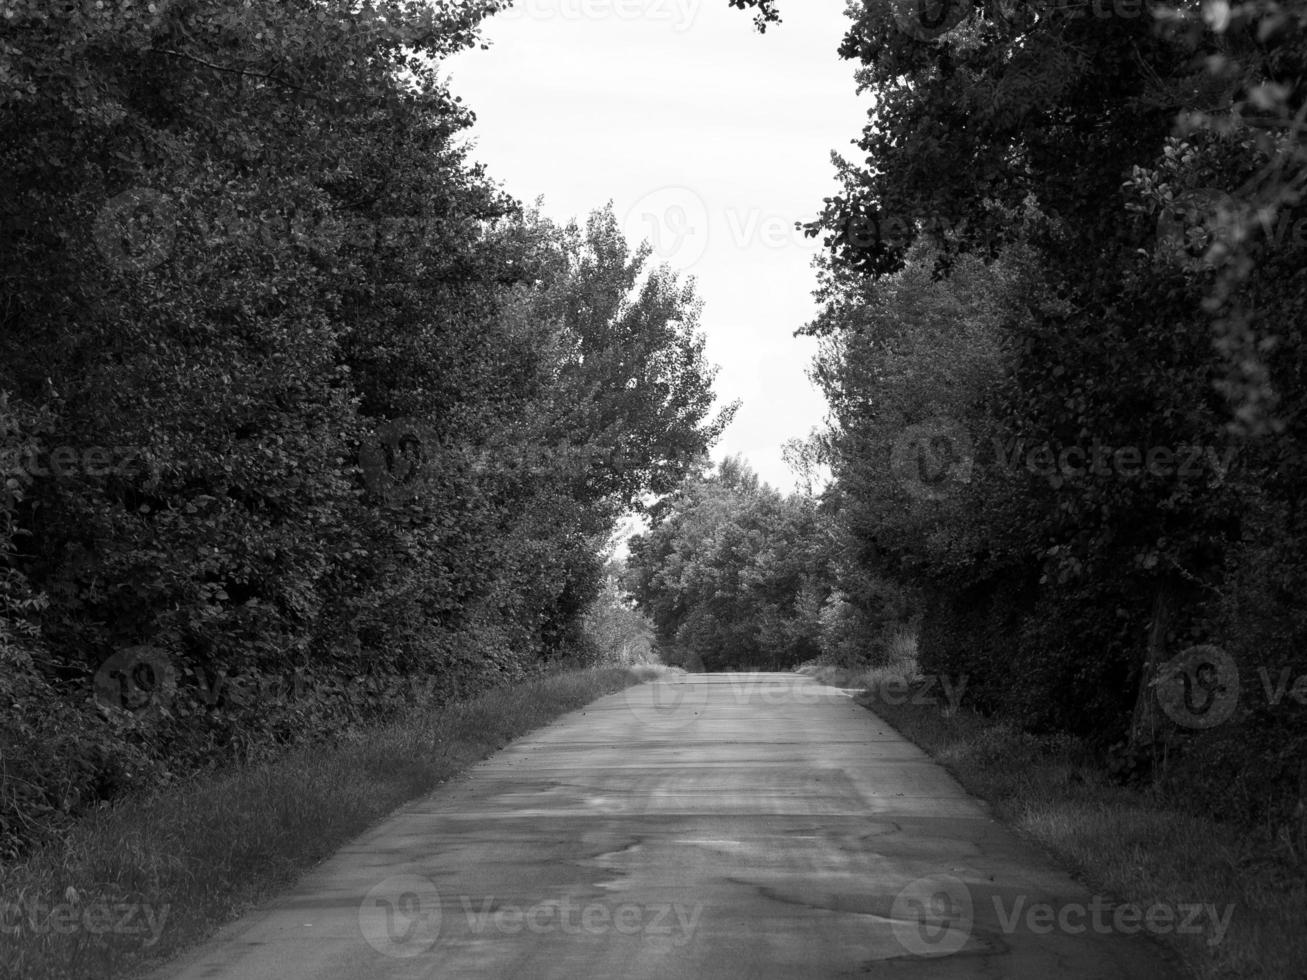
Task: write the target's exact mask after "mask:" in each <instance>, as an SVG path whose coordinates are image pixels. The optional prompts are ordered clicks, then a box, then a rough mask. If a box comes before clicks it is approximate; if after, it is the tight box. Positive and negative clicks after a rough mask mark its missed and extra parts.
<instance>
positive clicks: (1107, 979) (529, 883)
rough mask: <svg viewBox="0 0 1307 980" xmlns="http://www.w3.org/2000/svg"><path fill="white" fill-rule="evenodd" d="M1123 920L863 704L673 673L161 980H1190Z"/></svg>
mask: <svg viewBox="0 0 1307 980" xmlns="http://www.w3.org/2000/svg"><path fill="white" fill-rule="evenodd" d="M1120 911H1121V910H1120V909H1116V910H1114V909H1113V908H1112V907H1110V906H1108V905H1106V904H1105V902H1104V901H1103V900H1101V899H1096V898H1095V897H1094V896H1091V895H1090V894H1089V893H1088V892H1087V891H1086V890H1085V889H1084V888H1083V887H1081V886H1079V885H1077V884H1076V883H1075V882H1074V881H1073V880H1072V879H1071V878H1069V877H1068V876H1067V875H1066V874H1064V873H1062V872H1060V871H1058V870H1056V869H1055V868H1053V867H1052V866H1051V865H1050V864H1049V862H1048V860H1047V859H1046V858H1045V857H1044V856H1043V855H1042V854H1041V853H1039V852H1038V851H1037V850H1035V849H1033V848H1031V847H1030V846H1029V845H1028V844H1026V843H1024V842H1022V841H1021V840H1019V839H1018V838H1017V837H1016V836H1015V835H1014V834H1013V833H1011V832H1010V831H1008V830H1006V829H1004V827H1003V826H1002V825H1000V824H999V823H997V822H996V821H995V820H993V819H992V818H991V817H989V816H988V815H987V813H986V811H985V809H984V808H983V806H982V805H981V804H979V803H978V802H976V801H975V800H974V799H972V798H971V797H969V796H967V795H966V793H965V792H963V791H962V789H961V788H960V787H959V786H958V785H957V783H956V782H955V781H954V780H953V779H952V778H951V777H950V776H949V775H948V774H947V773H946V772H945V771H944V770H943V769H941V768H940V767H939V766H937V765H935V764H934V763H932V762H931V761H930V760H929V759H928V758H927V757H926V756H925V755H924V754H923V753H922V752H921V751H920V750H918V749H917V748H915V747H914V746H913V745H912V744H911V743H909V742H907V741H906V740H905V739H903V738H902V737H900V736H899V735H897V734H896V733H895V732H894V731H893V730H892V729H890V728H889V727H888V726H887V725H885V724H884V723H883V722H881V721H880V720H879V719H878V718H877V717H876V716H875V715H874V714H872V713H871V712H869V711H867V710H866V709H865V708H863V707H861V706H859V705H856V704H854V703H853V701H852V700H851V699H850V698H849V697H848V696H847V694H846V693H845V692H840V691H838V690H836V689H834V688H830V687H826V686H823V685H820V684H818V683H816V682H815V681H813V680H812V679H810V678H807V677H802V676H798V675H793V674H687V675H672V676H671V678H669V679H667V680H662V681H658V682H654V683H648V684H644V685H641V686H638V687H635V688H631V689H629V690H627V691H625V692H622V693H618V694H614V695H610V696H608V697H605V698H602V699H600V700H599V701H596V702H594V703H593V704H591V705H589V706H588V707H586V708H585V709H583V710H581V711H577V712H574V713H572V714H570V715H567V716H566V717H564V718H562V719H560V720H558V721H557V722H555V723H554V724H552V725H550V726H549V727H547V728H544V729H541V730H540V731H537V732H535V733H534V734H532V735H529V736H527V737H525V738H522V739H520V740H518V741H516V742H514V743H513V744H512V745H510V746H509V747H507V748H506V749H505V750H503V751H502V752H500V753H498V754H497V755H495V756H494V757H492V758H490V759H488V760H486V761H485V762H483V763H481V764H480V765H478V766H476V767H475V768H473V769H472V770H470V771H469V772H468V773H467V774H466V775H465V776H464V777H463V778H461V779H459V780H457V781H453V782H451V783H449V784H447V785H446V786H444V787H442V788H441V789H440V790H438V791H437V792H435V793H433V794H431V795H430V796H427V797H425V798H423V799H421V800H419V801H417V802H415V803H412V804H410V805H408V806H406V807H404V808H402V809H401V810H399V811H397V812H396V813H395V814H393V815H392V816H391V817H390V818H388V819H387V820H385V821H384V822H382V823H381V824H379V825H378V826H377V827H375V828H374V829H373V830H371V831H370V832H368V833H367V834H365V835H364V836H362V837H361V838H359V839H358V840H356V841H354V842H353V843H352V844H350V845H349V846H347V847H345V848H344V849H342V850H341V851H339V852H338V853H337V854H336V855H335V856H333V857H332V858H331V859H329V860H328V861H326V862H324V863H323V864H322V865H320V866H319V867H318V868H316V869H314V870H313V871H312V872H310V873H309V874H307V875H306V876H305V877H304V878H303V879H302V880H301V881H300V882H299V884H298V885H297V886H296V887H295V889H294V890H293V891H291V892H289V893H288V894H286V895H284V896H282V897H281V898H280V899H279V900H277V901H275V902H273V903H270V904H269V905H268V906H267V907H266V908H263V909H261V910H258V911H257V912H255V913H252V914H251V915H249V916H247V917H246V918H244V919H243V920H241V921H239V922H237V923H235V924H234V925H232V926H229V927H227V928H226V929H224V930H223V931H222V932H221V933H220V934H219V935H218V936H217V937H216V939H215V940H214V941H212V942H210V943H207V944H205V945H204V946H202V947H200V948H198V949H197V950H195V951H193V952H192V953H190V954H189V955H187V956H185V957H183V958H182V959H181V960H178V961H176V962H174V963H173V964H171V965H170V966H169V967H168V968H166V969H164V970H162V971H161V972H160V973H159V974H158V977H160V978H175V980H373V978H375V980H399V978H419V977H433V978H462V977H476V978H501V977H521V978H530V980H546V978H554V977H557V978H566V980H586V978H592V977H594V978H614V980H617V978H623V980H628V978H629V980H634V978H644V977H649V978H655V977H656V978H680V977H684V978H734V977H739V978H771V977H777V978H780V977H784V978H822V977H849V976H872V977H901V978H919V977H930V978H953V977H968V978H971V977H976V978H1027V977H1028V978H1031V980H1047V978H1052V977H1057V978H1060V980H1075V978H1091V977H1093V978H1103V980H1121V978H1134V977H1138V978H1149V980H1159V978H1162V980H1165V978H1168V977H1178V976H1179V975H1180V974H1179V973H1178V972H1177V970H1176V968H1175V967H1174V966H1172V965H1171V962H1170V960H1169V959H1168V958H1166V957H1164V956H1163V954H1162V951H1161V947H1160V945H1159V944H1157V943H1156V942H1155V941H1154V940H1153V939H1151V938H1149V937H1147V936H1146V935H1144V933H1146V932H1148V931H1150V929H1149V928H1144V927H1143V926H1142V925H1141V923H1140V921H1139V919H1138V917H1137V916H1136V917H1133V918H1132V917H1131V916H1130V915H1129V914H1126V915H1124V916H1122V915H1120ZM1129 911H1130V910H1128V909H1127V910H1126V912H1127V913H1129ZM1163 911H1165V910H1163ZM1149 914H1150V915H1152V916H1154V918H1153V919H1152V920H1151V921H1152V922H1153V926H1152V927H1150V928H1151V931H1154V932H1157V931H1165V929H1166V922H1165V921H1164V920H1165V916H1164V915H1163V912H1158V911H1156V910H1153V911H1152V912H1150V913H1149ZM1178 925H1179V920H1178V919H1177V920H1176V922H1174V923H1173V927H1178Z"/></svg>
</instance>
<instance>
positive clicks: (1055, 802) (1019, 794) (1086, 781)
mask: <svg viewBox="0 0 1307 980" xmlns="http://www.w3.org/2000/svg"><path fill="white" fill-rule="evenodd" d="M896 669H897V671H898V674H897V677H898V678H900V679H903V678H907V677H911V676H912V675H914V674H915V672H916V667H915V662H912V663H903V664H900V665H898V667H897V668H896ZM892 674H893V671H892V670H891V671H889V672H888V673H887V670H886V669H882V670H881V671H877V672H869V673H866V674H864V675H862V676H860V677H857V678H847V677H846V678H843V679H845V680H856V681H857V683H856V684H854V683H850V684H847V685H845V686H868V687H870V688H871V689H872V690H873V691H874V690H877V689H878V688H877V685H883V684H884V683H885V682H886V680H887V679H888V678H889V677H890V676H891V675H892ZM863 681H867V682H868V683H867V684H863V683H862V682H863ZM867 704H868V707H870V708H872V709H873V710H874V711H875V712H876V714H877V715H879V716H880V717H882V718H883V719H884V720H885V721H886V722H888V723H889V724H890V725H892V726H893V727H895V728H896V729H898V730H899V731H900V732H902V733H903V734H904V735H905V736H906V737H908V738H909V739H911V740H912V741H913V742H915V743H916V744H917V745H919V746H921V747H922V748H923V749H925V750H926V751H927V752H929V753H930V754H931V756H932V757H934V758H935V759H936V760H938V761H939V762H941V763H943V764H944V765H945V767H946V768H948V770H949V771H950V772H951V773H953V775H954V776H955V777H956V778H957V779H958V781H959V782H960V783H961V784H962V785H963V786H964V787H966V789H967V790H968V791H969V792H971V793H974V794H975V795H977V796H979V797H981V798H983V799H985V800H988V801H989V802H990V803H991V804H992V805H993V807H994V809H995V812H996V813H997V815H999V816H1000V817H1002V818H1003V819H1004V820H1006V821H1007V822H1009V823H1010V824H1012V825H1013V826H1014V827H1016V828H1017V830H1019V831H1020V832H1021V833H1022V834H1023V835H1025V836H1027V837H1030V838H1032V839H1033V840H1035V841H1036V842H1038V843H1039V844H1041V845H1043V847H1044V848H1045V849H1046V850H1048V851H1050V852H1052V853H1053V854H1054V855H1055V856H1056V857H1058V858H1059V859H1060V860H1061V861H1062V862H1063V863H1064V864H1066V865H1067V866H1068V867H1070V868H1071V869H1072V870H1073V871H1074V872H1075V873H1076V874H1077V876H1078V877H1080V879H1081V880H1082V881H1084V883H1085V884H1086V885H1087V886H1088V887H1089V888H1090V890H1091V891H1093V892H1095V893H1098V894H1104V895H1110V896H1113V897H1114V898H1115V899H1117V900H1118V901H1121V902H1133V903H1137V904H1140V905H1143V906H1147V905H1151V904H1153V903H1159V902H1160V903H1165V904H1167V905H1170V906H1173V907H1174V906H1176V905H1179V904H1182V903H1199V904H1203V903H1210V904H1211V905H1214V906H1215V907H1216V908H1218V909H1225V908H1226V907H1227V906H1233V909H1234V912H1233V915H1232V918H1231V924H1230V928H1229V931H1228V933H1226V935H1225V936H1224V938H1223V939H1222V940H1221V941H1220V942H1219V943H1217V944H1215V945H1211V944H1209V939H1214V936H1209V935H1207V934H1202V935H1175V934H1170V935H1166V936H1163V937H1161V938H1163V939H1165V940H1167V941H1169V942H1170V943H1171V944H1172V945H1173V947H1174V948H1175V949H1176V950H1177V952H1178V953H1179V954H1180V956H1181V958H1182V959H1183V961H1184V962H1185V964H1186V966H1187V968H1188V969H1189V971H1190V972H1191V974H1192V975H1193V976H1194V977H1196V978H1201V980H1215V978H1218V977H1246V978H1276V980H1280V978H1291V977H1292V978H1298V977H1307V930H1304V928H1303V923H1304V911H1303V910H1304V908H1307V868H1303V867H1301V866H1299V867H1297V868H1292V867H1290V866H1289V865H1288V863H1287V862H1286V861H1285V860H1284V859H1283V858H1282V857H1281V856H1280V855H1279V854H1278V853H1277V852H1276V850H1275V849H1274V848H1273V845H1272V843H1271V842H1270V841H1269V840H1265V839H1264V838H1260V837H1259V836H1258V835H1256V834H1254V833H1253V832H1252V831H1251V830H1250V829H1247V828H1240V827H1233V826H1228V825H1224V824H1220V823H1218V822H1216V821H1214V820H1211V819H1209V818H1206V817H1204V816H1201V815H1197V814H1192V813H1183V812H1178V811H1176V810H1175V809H1171V808H1168V806H1167V805H1166V804H1165V802H1164V801H1161V800H1158V799H1156V798H1154V797H1153V796H1152V795H1151V794H1149V793H1147V792H1145V791H1141V790H1135V789H1130V788H1126V787H1123V786H1119V785H1117V784H1115V783H1113V782H1112V781H1111V780H1109V779H1108V778H1107V776H1106V775H1105V773H1103V772H1102V771H1101V770H1100V769H1098V768H1097V766H1095V765H1094V764H1093V762H1092V760H1090V759H1089V758H1088V757H1087V756H1086V754H1085V753H1084V752H1083V750H1082V749H1081V748H1080V746H1079V745H1078V744H1077V743H1076V742H1074V741H1073V740H1071V739H1066V738H1035V737H1033V736H1031V735H1029V734H1026V733H1024V732H1021V731H1019V730H1017V729H1016V728H1014V727H1012V726H1011V725H1008V724H1004V723H1001V722H996V721H994V720H992V719H987V718H984V717H982V716H980V715H978V714H976V713H975V712H974V711H971V710H970V709H967V708H961V709H958V710H956V711H948V710H941V709H940V707H938V706H922V705H914V704H912V703H911V700H910V699H905V700H904V702H903V703H897V704H895V703H887V702H886V700H885V699H884V698H880V697H872V698H869V699H867Z"/></svg>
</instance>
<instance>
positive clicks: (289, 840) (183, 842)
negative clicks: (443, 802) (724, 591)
mask: <svg viewBox="0 0 1307 980" xmlns="http://www.w3.org/2000/svg"><path fill="white" fill-rule="evenodd" d="M653 673H654V671H653V669H652V668H647V667H645V668H634V669H624V668H600V669H588V670H583V669H573V670H560V671H556V672H552V673H548V674H544V675H542V676H539V677H538V678H535V679H532V680H529V681H526V682H523V683H521V684H517V685H514V686H512V687H506V688H500V689H497V690H494V691H490V692H488V693H486V694H483V695H481V696H479V697H476V698H474V699H472V700H469V701H466V702H460V703H454V704H450V705H446V706H444V707H442V708H439V709H432V708H429V707H428V708H414V709H413V710H412V711H410V712H409V713H407V714H405V715H404V716H403V717H401V718H400V719H398V720H397V721H394V722H392V723H390V724H387V725H385V726H384V727H381V728H377V729H375V730H371V731H366V732H362V733H358V734H356V735H355V736H353V737H351V738H349V739H341V740H339V741H337V742H335V743H334V744H329V745H316V746H305V747H300V748H296V749H292V750H290V751H288V752H287V753H286V754H285V755H284V756H282V757H280V758H278V759H276V760H275V761H272V762H268V763H266V764H260V765H257V766H251V767H247V768H233V769H230V770H227V771H224V772H220V773H217V774H209V775H205V776H200V777H197V778H195V779H193V780H191V781H189V782H187V783H185V784H182V785H180V786H176V787H173V788H170V789H168V790H167V791H165V792H160V793H158V794H157V795H155V796H153V797H149V798H136V799H127V800H124V801H122V802H121V803H120V804H118V805H117V806H115V807H113V808H112V809H109V810H107V811H104V812H102V813H99V814H96V815H93V816H92V817H90V818H88V819H86V820H84V821H82V822H80V823H79V824H78V825H77V826H76V827H75V828H74V831H73V833H72V834H71V835H70V836H69V837H68V838H67V839H66V840H65V841H64V842H62V843H61V844H59V845H57V846H49V847H46V848H44V849H43V850H41V851H38V852H36V853H34V854H33V855H31V856H30V857H29V858H28V859H26V860H24V861H23V862H22V863H20V864H17V865H14V866H11V867H5V868H0V930H3V932H4V935H3V936H2V937H0V976H2V977H6V978H9V977H13V978H16V980H17V978H22V980H87V978H89V977H96V978H117V977H129V976H133V975H137V974H139V973H141V972H143V971H144V970H145V969H146V968H147V967H149V966H151V965H157V963H158V962H159V961H161V960H163V959H165V958H167V957H168V956H170V955H171V954H174V953H176V952H177V951H179V950H181V949H182V948H184V947H186V946H189V945H191V944H193V943H195V942H197V941H199V940H201V939H203V938H204V937H205V936H206V935H208V934H209V933H211V932H212V931H213V930H214V929H215V928H216V927H217V926H218V925H220V924H221V923H223V922H224V921H227V920H230V919H232V918H234V917H236V916H237V915H239V914H241V913H242V912H243V911H245V910H246V909H248V908H249V907H250V906H251V905H252V904H254V903H256V902H258V901H259V900H261V899H263V898H265V897H267V896H268V895H269V894H272V893H275V892H276V891H277V890H279V889H281V888H284V887H285V886H286V885H288V884H289V883H290V882H292V881H293V880H294V878H295V877H296V876H297V875H298V874H299V873H300V872H301V871H303V870H304V869H306V868H308V867H310V866H311V865H313V864H314V863H315V862H317V861H319V860H321V859H322V858H324V857H326V856H327V855H329V854H331V853H332V852H333V851H335V850H336V849H337V848H338V847H340V845H342V844H344V843H345V842H347V841H348V840H349V839H351V838H352V837H355V836H357V835H358V834H359V833H360V832H361V831H363V830H364V829H366V828H367V827H368V826H369V825H370V824H372V823H374V822H375V821H377V820H378V819H380V818H382V817H384V816H385V815H386V814H387V813H389V812H390V811H392V810H393V809H395V808H396V807H397V806H399V805H400V804H402V803H404V802H406V801H408V800H411V799H413V798H415V797H418V796H420V795H422V794H423V793H426V792H428V791H429V790H431V789H433V788H434V787H436V786H437V785H438V784H440V783H441V782H444V781H445V780H447V779H449V778H450V777H452V776H454V775H457V774H458V773H459V772H460V771H462V770H463V769H465V768H466V767H467V766H469V765H471V764H472V763H474V762H477V761H479V760H480V759H483V758H485V757H486V756H488V755H490V754H492V753H493V752H495V751H496V750H498V749H500V748H502V747H503V746H504V745H506V744H507V743H508V742H509V741H511V740H512V739H514V738H517V737H518V736H520V735H523V734H525V733H527V732H529V731H531V730H532V729H534V728H537V727H539V726H541V725H543V724H545V723H547V722H549V721H551V720H553V719H554V718H556V717H558V716H559V715H561V714H564V713H566V712H568V711H571V710H573V709H575V708H578V707H580V706H582V705H584V704H586V703H588V702H590V701H592V700H594V699H595V698H596V697H599V696H601V695H604V694H608V693H611V692H613V691H617V690H620V689H621V688H623V687H625V686H628V685H630V684H634V683H639V682H640V681H641V680H644V679H647V678H648V677H649V676H652V674H653ZM55 906H58V907H59V911H58V912H56V913H54V915H51V914H50V911H49V910H50V909H52V908H53V907H55ZM132 909H134V910H135V913H134V914H133V915H132V918H131V922H132V924H133V926H134V927H135V928H137V929H139V930H141V931H138V932H135V933H132V934H125V933H123V932H122V931H115V930H114V929H112V928H111V930H110V931H108V932H101V931H98V930H99V929H100V928H103V927H104V926H105V924H106V923H110V922H116V923H118V924H121V923H122V922H123V921H124V919H123V916H124V910H132ZM147 912H148V913H149V914H150V915H153V916H154V917H155V918H154V925H155V926H158V928H156V929H151V928H150V926H149V920H147V918H146V913H147ZM88 913H89V915H88ZM61 917H62V918H61ZM160 920H162V921H161V925H160ZM70 922H71V926H70V925H69V923H70ZM156 935H157V938H156Z"/></svg>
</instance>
